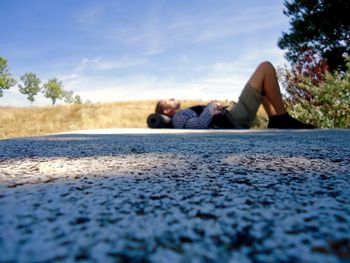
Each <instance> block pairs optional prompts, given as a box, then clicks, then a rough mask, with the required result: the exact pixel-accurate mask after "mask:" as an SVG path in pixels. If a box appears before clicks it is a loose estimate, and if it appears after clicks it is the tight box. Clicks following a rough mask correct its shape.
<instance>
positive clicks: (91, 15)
mask: <svg viewBox="0 0 350 263" xmlns="http://www.w3.org/2000/svg"><path fill="white" fill-rule="evenodd" d="M103 14H104V9H103V7H102V6H90V7H87V8H85V9H83V10H81V11H80V12H79V13H78V14H77V16H76V21H77V22H78V23H79V24H81V25H84V26H93V25H96V24H97V23H98V22H100V21H101V18H103Z"/></svg>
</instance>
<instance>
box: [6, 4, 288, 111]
mask: <svg viewBox="0 0 350 263" xmlns="http://www.w3.org/2000/svg"><path fill="white" fill-rule="evenodd" d="M283 9H284V7H283V1H279V0H265V1H258V0H246V1H238V0H144V1H142V0H99V1H97V0H51V1H47V0H31V1H27V0H1V1H0V17H1V20H2V22H1V24H2V32H1V38H0V56H1V57H5V58H6V59H7V60H8V64H9V68H10V72H11V73H12V74H13V75H14V76H15V78H16V79H17V80H19V78H20V76H21V75H23V74H24V73H26V72H34V73H36V74H37V75H38V76H39V77H40V78H41V80H42V81H43V82H45V81H47V80H48V79H49V78H53V77H56V78H58V79H60V80H62V81H63V84H64V88H65V89H67V90H72V91H74V93H75V94H79V95H81V97H82V99H83V101H86V100H90V101H92V102H106V101H120V100H142V99H159V98H166V97H174V98H177V99H228V100H236V99H237V97H238V96H239V93H240V90H241V89H242V87H243V86H244V84H245V82H246V81H247V79H248V78H249V76H250V74H251V73H252V72H253V70H254V69H255V67H256V65H257V64H258V63H259V62H261V61H263V60H269V61H271V62H272V63H273V64H275V65H276V66H283V65H284V64H287V62H286V61H285V59H284V57H283V55H284V52H283V51H282V50H280V49H279V48H278V47H277V44H276V43H277V40H278V38H279V37H280V36H281V32H282V31H288V28H289V22H288V18H287V17H286V16H285V15H283ZM49 104H50V101H49V100H47V99H45V98H43V97H41V96H38V97H37V99H36V101H35V102H34V105H49ZM0 105H19V106H25V105H29V102H28V101H27V99H26V97H25V96H24V95H22V94H20V93H19V92H18V90H17V88H16V87H14V88H12V89H10V90H8V91H5V92H4V97H2V98H0Z"/></svg>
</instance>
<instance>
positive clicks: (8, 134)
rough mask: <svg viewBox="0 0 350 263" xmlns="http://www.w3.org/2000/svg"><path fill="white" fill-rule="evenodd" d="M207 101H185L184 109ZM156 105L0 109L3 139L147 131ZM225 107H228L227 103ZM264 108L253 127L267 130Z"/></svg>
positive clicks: (127, 103)
mask: <svg viewBox="0 0 350 263" xmlns="http://www.w3.org/2000/svg"><path fill="white" fill-rule="evenodd" d="M206 103H208V102H207V101H199V100H198V101H182V102H181V105H182V107H189V106H193V105H198V104H202V105H205V104H206ZM155 104H156V101H150V100H149V101H128V102H113V103H97V104H75V105H61V106H54V107H52V106H48V107H0V138H13V137H23V136H33V135H45V134H50V133H57V132H64V131H73V130H83V129H101V128H146V127H147V124H146V119H147V116H148V115H149V114H150V113H152V112H153V111H154V108H155ZM223 104H225V105H228V101H224V102H223ZM265 119H266V114H265V112H264V110H263V109H262V108H261V109H259V112H258V118H257V121H256V123H255V125H254V127H258V128H264V127H265V126H266V123H265V121H264V120H265Z"/></svg>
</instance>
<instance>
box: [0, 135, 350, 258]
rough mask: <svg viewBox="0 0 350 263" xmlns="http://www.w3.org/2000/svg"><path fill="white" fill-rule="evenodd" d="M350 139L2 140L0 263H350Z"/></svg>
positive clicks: (147, 137)
mask: <svg viewBox="0 0 350 263" xmlns="http://www.w3.org/2000/svg"><path fill="white" fill-rule="evenodd" d="M349 149H350V130H314V131H273V130H265V131H245V132H234V131H233V132H227V131H226V132H201V133H191V131H188V133H179V134H173V133H172V134H166V132H165V133H163V134H152V133H150V134H87V133H85V134H83V133H81V134H61V135H52V136H44V137H31V138H21V139H10V140H0V262H62V261H65V262H73V261H81V262H242V263H244V262H293V263H294V262H350V161H349V160H350V151H349Z"/></svg>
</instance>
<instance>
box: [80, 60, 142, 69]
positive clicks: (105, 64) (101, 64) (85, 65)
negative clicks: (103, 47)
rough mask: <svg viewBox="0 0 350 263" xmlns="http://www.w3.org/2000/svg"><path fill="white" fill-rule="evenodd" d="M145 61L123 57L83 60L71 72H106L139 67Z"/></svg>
mask: <svg viewBox="0 0 350 263" xmlns="http://www.w3.org/2000/svg"><path fill="white" fill-rule="evenodd" d="M146 63H147V60H146V59H145V58H133V57H123V58H119V59H115V60H112V59H104V58H102V57H97V58H83V59H82V60H81V62H80V64H79V65H78V66H77V67H76V68H75V69H74V70H73V72H82V71H87V70H89V71H107V70H112V69H121V68H130V67H135V66H140V65H145V64H146Z"/></svg>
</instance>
